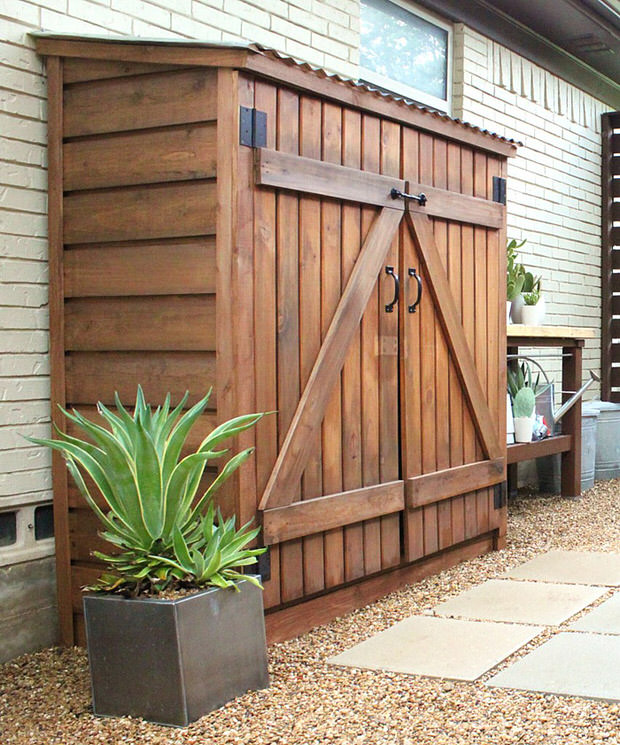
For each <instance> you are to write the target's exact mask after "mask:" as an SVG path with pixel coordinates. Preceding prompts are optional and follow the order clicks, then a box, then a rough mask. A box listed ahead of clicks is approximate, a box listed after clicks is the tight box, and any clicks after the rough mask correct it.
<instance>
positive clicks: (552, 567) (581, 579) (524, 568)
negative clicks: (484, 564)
mask: <svg viewBox="0 0 620 745" xmlns="http://www.w3.org/2000/svg"><path fill="white" fill-rule="evenodd" d="M503 576H505V577H510V578H511V579H533V580H539V581H541V582H566V583H574V584H580V585H606V586H608V587H619V586H620V554H608V553H593V552H585V551H549V552H548V553H546V554H542V555H541V556H537V557H536V558H534V559H532V560H531V561H528V562H526V563H525V564H521V565H520V566H518V567H515V568H514V569H510V570H509V571H508V572H506V574H505V575H503Z"/></svg>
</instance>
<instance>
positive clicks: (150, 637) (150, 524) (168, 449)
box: [33, 388, 268, 726]
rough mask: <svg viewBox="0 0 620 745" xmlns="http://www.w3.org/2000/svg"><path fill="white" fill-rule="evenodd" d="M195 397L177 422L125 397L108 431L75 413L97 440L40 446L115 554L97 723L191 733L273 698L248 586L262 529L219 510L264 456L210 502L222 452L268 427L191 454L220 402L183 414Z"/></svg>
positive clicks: (111, 414) (97, 650)
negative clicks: (213, 468)
mask: <svg viewBox="0 0 620 745" xmlns="http://www.w3.org/2000/svg"><path fill="white" fill-rule="evenodd" d="M187 398H188V394H186V395H185V397H184V398H183V400H182V401H181V402H180V403H179V405H178V406H176V408H174V409H172V410H171V407H170V396H169V395H168V396H167V397H166V400H165V402H164V404H163V406H161V407H158V408H157V409H156V410H154V411H153V410H152V409H151V407H150V406H149V405H148V404H147V403H146V401H145V398H144V395H143V392H142V389H141V388H138V394H137V398H136V405H135V409H134V412H133V414H131V413H130V412H129V411H128V410H127V409H126V408H125V407H124V406H123V405H122V403H121V402H120V400H119V398H118V396H116V411H112V410H110V409H108V408H107V407H106V406H104V405H103V404H101V403H99V404H98V405H97V408H98V412H99V414H100V415H101V417H102V418H103V419H104V420H105V422H106V423H107V425H108V427H109V429H108V428H107V427H104V426H101V425H100V424H97V423H95V422H93V421H90V420H88V419H86V418H85V417H83V416H82V415H81V414H79V413H78V412H77V411H75V410H74V411H73V412H72V413H69V412H67V411H64V410H63V413H64V414H65V416H66V417H67V418H68V419H69V420H71V421H72V422H73V423H74V424H75V425H76V426H77V427H79V428H80V429H81V430H82V431H83V432H84V433H85V435H86V437H87V438H88V439H84V440H82V439H78V438H76V437H72V436H69V435H67V434H65V433H63V432H61V431H60V430H57V439H53V440H49V439H43V440H41V439H37V440H35V439H33V442H37V443H39V444H43V445H48V446H49V447H51V448H53V449H55V450H58V451H60V452H61V453H62V454H63V456H64V457H65V460H66V463H67V468H68V469H69V471H70V473H71V475H72V476H73V478H74V479H75V482H76V484H77V486H78V487H79V489H80V491H81V493H82V495H83V496H84V499H85V500H86V502H87V503H88V504H89V506H90V507H91V509H92V510H93V511H94V513H95V514H96V515H97V517H98V518H99V520H100V521H101V524H102V527H103V530H102V532H101V534H100V535H101V536H102V537H103V538H104V539H105V540H106V541H108V542H109V543H110V546H111V551H110V554H103V553H100V552H93V553H94V556H96V557H97V558H98V559H100V560H103V561H104V562H106V564H107V566H108V568H107V570H106V571H105V572H104V573H103V574H102V575H101V577H100V578H99V580H98V582H97V583H96V584H95V585H94V586H92V587H90V588H86V589H88V590H90V593H89V594H88V595H86V596H85V597H84V615H85V623H86V637H87V645H88V656H89V664H90V671H91V682H92V690H93V709H94V712H95V713H96V714H100V715H118V716H122V715H130V716H140V717H144V718H145V719H149V720H151V721H155V722H159V723H162V724H173V725H178V726H185V725H187V724H189V722H191V721H193V720H195V719H198V718H199V717H201V716H202V715H204V714H205V713H207V712H209V711H211V710H212V709H214V708H216V707H218V706H221V705H222V704H223V703H225V702H226V701H228V700H229V699H231V698H233V697H235V696H237V695H239V694H242V693H245V692H246V691H247V690H249V689H257V688H264V687H266V686H267V685H268V675H267V658H266V646H265V626H264V618H263V608H262V593H261V589H262V588H261V585H260V580H259V578H258V577H255V576H253V575H250V574H242V570H243V568H244V567H247V566H251V565H253V564H255V563H256V557H257V556H258V555H259V554H260V553H261V552H262V551H263V550H264V549H260V548H249V544H251V543H252V541H253V540H254V539H255V538H256V536H257V534H258V529H250V527H249V525H245V526H243V527H242V528H240V529H239V530H237V529H236V528H235V520H234V517H230V518H228V519H224V518H223V517H222V515H221V514H220V512H219V510H216V509H215V508H214V505H213V494H214V492H215V491H216V490H217V488H218V487H219V486H220V485H221V484H222V483H223V482H224V481H225V480H226V479H227V478H228V477H229V476H230V475H231V473H233V472H234V471H235V469H236V468H238V467H239V466H240V465H241V464H242V463H243V462H244V461H245V460H246V459H247V458H248V457H249V456H250V454H251V452H252V450H251V449H250V450H244V451H243V452H240V453H238V454H236V455H234V456H233V457H232V458H230V459H229V460H228V461H227V462H226V463H225V464H224V465H222V466H221V468H220V470H219V473H218V475H217V477H216V478H215V480H214V481H213V483H212V484H211V485H210V486H208V488H207V489H206V491H205V492H204V493H203V494H202V495H200V496H198V495H199V492H198V489H199V486H200V483H201V478H202V476H203V473H204V470H205V467H206V464H207V463H208V462H209V461H211V460H212V459H213V458H218V457H221V456H222V455H223V454H224V453H226V452H227V451H226V450H222V449H221V448H220V445H221V443H222V442H223V441H224V440H227V439H229V438H231V437H234V436H235V435H237V434H239V433H240V432H243V431H244V430H246V429H248V428H249V427H252V426H253V425H254V424H255V423H256V422H257V421H258V420H259V419H260V417H261V416H262V415H260V414H251V415H246V416H240V417H237V418H235V419H232V420H230V421H227V422H224V423H223V424H221V425H219V426H218V427H216V428H215V429H214V430H213V431H212V432H211V433H210V434H209V435H208V436H207V437H205V439H204V440H203V441H202V443H201V444H200V446H199V447H198V449H197V450H196V452H195V453H192V454H190V455H182V449H183V448H184V445H185V442H186V439H187V435H188V433H189V431H190V429H191V427H192V425H193V424H194V423H195V422H196V420H197V418H198V417H199V416H200V415H201V414H202V413H203V412H204V410H205V408H206V406H207V402H208V399H209V395H208V394H207V396H205V397H204V398H203V399H202V400H201V401H199V402H198V403H197V404H195V405H194V406H192V407H191V408H189V409H188V410H187V411H184V407H185V404H186V402H187ZM102 504H103V505H104V506H103V507H102V506H100V505H102Z"/></svg>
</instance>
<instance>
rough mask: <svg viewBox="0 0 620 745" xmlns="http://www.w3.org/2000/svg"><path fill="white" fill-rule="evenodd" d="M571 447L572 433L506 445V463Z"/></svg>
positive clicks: (518, 461)
mask: <svg viewBox="0 0 620 745" xmlns="http://www.w3.org/2000/svg"><path fill="white" fill-rule="evenodd" d="M571 447H572V435H557V436H556V437H547V439H546V440H538V442H523V443H518V444H516V445H508V447H507V448H506V463H521V461H524V460H531V459H533V458H542V457H543V456H545V455H554V454H555V453H566V452H568V451H569V450H570V449H571Z"/></svg>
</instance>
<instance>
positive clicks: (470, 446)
mask: <svg viewBox="0 0 620 745" xmlns="http://www.w3.org/2000/svg"><path fill="white" fill-rule="evenodd" d="M473 170H474V155H473V151H472V150H471V149H470V148H467V147H463V148H462V150H461V186H462V191H463V193H464V194H468V195H470V196H472V195H473V193H474V174H473ZM474 287H475V282H474V228H473V227H472V226H471V225H463V226H462V227H461V304H462V308H463V329H464V331H465V336H466V338H467V341H468V342H469V344H470V348H471V350H472V354H473V352H474V315H475V312H474V311H475V308H474V297H473V295H474ZM463 458H464V462H465V463H473V462H474V461H475V459H476V432H475V429H474V424H473V421H472V418H471V414H470V412H469V407H468V406H466V405H465V406H463ZM476 523H477V510H476V495H475V494H467V495H466V496H465V538H466V539H467V538H472V537H473V536H474V535H476Z"/></svg>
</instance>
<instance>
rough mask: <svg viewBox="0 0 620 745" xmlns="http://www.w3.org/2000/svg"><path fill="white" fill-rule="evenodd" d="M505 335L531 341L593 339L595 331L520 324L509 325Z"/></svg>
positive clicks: (572, 327) (571, 327)
mask: <svg viewBox="0 0 620 745" xmlns="http://www.w3.org/2000/svg"><path fill="white" fill-rule="evenodd" d="M506 335H507V336H508V338H509V339H511V338H517V337H518V338H523V337H530V338H532V339H594V337H595V336H596V329H593V328H585V327H579V326H525V325H523V324H522V323H509V324H508V326H506Z"/></svg>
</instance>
